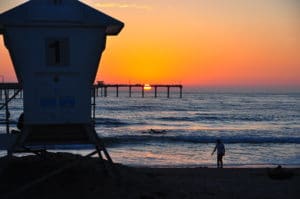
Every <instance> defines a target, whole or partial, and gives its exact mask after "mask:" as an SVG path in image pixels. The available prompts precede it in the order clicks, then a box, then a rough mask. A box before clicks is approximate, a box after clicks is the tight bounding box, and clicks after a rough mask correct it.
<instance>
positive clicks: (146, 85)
mask: <svg viewBox="0 0 300 199" xmlns="http://www.w3.org/2000/svg"><path fill="white" fill-rule="evenodd" d="M151 89H152V87H151V85H150V84H145V85H144V90H145V91H149V90H151Z"/></svg>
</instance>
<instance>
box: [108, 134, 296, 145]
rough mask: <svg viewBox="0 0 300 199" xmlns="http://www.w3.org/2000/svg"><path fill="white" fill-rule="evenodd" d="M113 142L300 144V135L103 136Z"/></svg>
mask: <svg viewBox="0 0 300 199" xmlns="http://www.w3.org/2000/svg"><path fill="white" fill-rule="evenodd" d="M103 139H104V140H105V141H106V142H108V143H112V144H114V143H115V144H122V143H124V144H130V143H131V144H138V143H146V142H170V143H174V142H187V143H215V142H216V140H217V139H221V140H222V141H223V142H224V143H227V144H239V143H240V144H268V143H270V144H300V137H280V138H279V137H277V138H274V137H259V138H257V137H213V136H188V135H186V136H183V135H182V136H167V135H139V136H134V135H125V136H114V137H105V138H103Z"/></svg>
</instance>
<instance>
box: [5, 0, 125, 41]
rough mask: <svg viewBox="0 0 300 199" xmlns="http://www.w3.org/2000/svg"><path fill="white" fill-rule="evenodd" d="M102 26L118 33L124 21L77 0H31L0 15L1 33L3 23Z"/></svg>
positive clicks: (13, 24) (11, 24)
mask: <svg viewBox="0 0 300 199" xmlns="http://www.w3.org/2000/svg"><path fill="white" fill-rule="evenodd" d="M45 25H47V26H48V25H55V26H60V25H61V26H87V27H103V28H105V32H106V34H107V35H117V34H118V33H119V32H120V31H121V30H122V28H123V26H124V24H123V23H122V22H121V21H119V20H117V19H114V18H112V17H110V16H108V15H106V14H104V13H102V12H100V11H98V10H96V9H94V8H92V7H90V6H88V5H86V4H84V3H82V2H80V1H78V0H30V1H28V2H26V3H24V4H21V5H20V6H17V7H15V8H13V9H11V10H8V11H6V12H4V13H2V14H1V15H0V33H1V32H3V29H4V28H5V26H45Z"/></svg>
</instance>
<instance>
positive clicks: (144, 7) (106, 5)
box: [95, 2, 151, 10]
mask: <svg viewBox="0 0 300 199" xmlns="http://www.w3.org/2000/svg"><path fill="white" fill-rule="evenodd" d="M95 6H96V7H98V8H133V9H141V10H150V9H151V6H149V5H141V4H136V3H128V2H116V3H105V2H103V3H95Z"/></svg>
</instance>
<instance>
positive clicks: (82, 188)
mask: <svg viewBox="0 0 300 199" xmlns="http://www.w3.org/2000/svg"><path fill="white" fill-rule="evenodd" d="M60 168H63V169H60ZM282 173H283V174H288V175H281V174H282ZM270 174H274V175H270ZM277 174H278V173H277V171H276V170H275V169H268V168H251V169H250V168H230V169H216V168H132V167H127V166H124V165H119V164H114V165H113V166H112V165H110V164H108V163H107V162H101V161H100V160H99V159H98V158H82V157H81V156H78V155H72V154H66V153H47V154H46V155H45V156H43V157H40V156H26V157H19V158H13V159H12V160H10V161H9V162H8V161H7V160H6V159H5V158H2V159H0V198H1V199H5V198H22V199H26V198H28V199H29V198H30V199H43V198H47V199H48V198H49V199H50V198H72V199H73V198H82V199H83V198H84V199H89V198H108V199H110V198H117V199H118V198H120V199H126V198H128V199H168V198H170V199H177V198H178V199H179V198H180V199H185V198H186V199H189V198H195V199H199V198H204V199H205V198H222V199H224V198H225V199H226V198H230V199H235V198H236V199H238V198H243V199H248V198H255V199H256V198H265V199H271V198H285V199H289V198H298V197H299V195H300V169H299V168H294V169H285V168H283V169H281V170H280V173H279V174H280V175H277ZM274 176H275V178H276V176H279V179H273V178H271V177H274ZM282 176H283V177H282ZM285 176H287V178H286V179H282V178H285Z"/></svg>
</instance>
